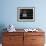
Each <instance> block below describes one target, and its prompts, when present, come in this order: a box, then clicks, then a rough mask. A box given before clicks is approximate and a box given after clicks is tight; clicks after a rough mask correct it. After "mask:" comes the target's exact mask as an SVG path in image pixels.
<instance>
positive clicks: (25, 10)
mask: <svg viewBox="0 0 46 46" xmlns="http://www.w3.org/2000/svg"><path fill="white" fill-rule="evenodd" d="M17 20H18V21H21V22H22V21H24V22H26V21H27V22H33V21H35V8H34V7H18V8H17Z"/></svg>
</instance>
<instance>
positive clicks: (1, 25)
mask: <svg viewBox="0 0 46 46" xmlns="http://www.w3.org/2000/svg"><path fill="white" fill-rule="evenodd" d="M4 28H6V27H5V25H4V24H0V43H2V36H3V34H2V33H3V32H5V31H6V29H5V30H4Z"/></svg>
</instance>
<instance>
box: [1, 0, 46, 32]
mask: <svg viewBox="0 0 46 46" xmlns="http://www.w3.org/2000/svg"><path fill="white" fill-rule="evenodd" d="M45 4H46V0H0V27H1V28H0V29H2V27H3V28H4V27H7V26H8V25H9V24H13V25H14V26H15V27H16V28H20V29H22V28H29V27H30V28H37V27H40V28H42V29H43V30H44V31H45V32H46V5H45ZM17 7H35V22H18V21H17ZM0 31H1V30H0Z"/></svg>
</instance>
